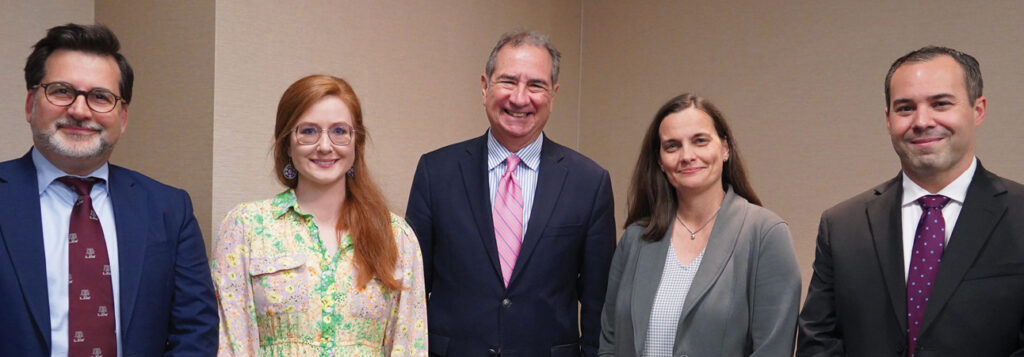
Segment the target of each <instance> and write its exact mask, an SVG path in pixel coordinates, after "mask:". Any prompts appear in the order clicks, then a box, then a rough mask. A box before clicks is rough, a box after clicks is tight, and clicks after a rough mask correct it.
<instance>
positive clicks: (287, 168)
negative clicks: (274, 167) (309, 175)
mask: <svg viewBox="0 0 1024 357" xmlns="http://www.w3.org/2000/svg"><path fill="white" fill-rule="evenodd" d="M281 175H284V178H285V179H288V180H294V179H295V178H296V177H299V172H298V171H295V166H293V165H292V163H290V162H289V163H288V165H284V170H281Z"/></svg>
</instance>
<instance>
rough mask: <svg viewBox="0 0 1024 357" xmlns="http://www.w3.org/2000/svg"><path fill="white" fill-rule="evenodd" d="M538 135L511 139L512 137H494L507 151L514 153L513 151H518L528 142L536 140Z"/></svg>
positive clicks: (528, 143)
mask: <svg viewBox="0 0 1024 357" xmlns="http://www.w3.org/2000/svg"><path fill="white" fill-rule="evenodd" d="M492 133H493V132H492ZM538 137H540V135H539V134H538V135H537V136H534V137H530V138H520V139H513V138H499V137H497V136H495V137H494V139H495V140H498V144H501V146H504V147H505V149H508V151H509V152H511V153H513V154H515V153H518V152H519V150H522V149H523V148H524V147H526V146H527V145H530V143H532V142H533V141H534V140H537V138H538Z"/></svg>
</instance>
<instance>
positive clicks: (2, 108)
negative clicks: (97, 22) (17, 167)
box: [0, 0, 93, 161]
mask: <svg viewBox="0 0 1024 357" xmlns="http://www.w3.org/2000/svg"><path fill="white" fill-rule="evenodd" d="M92 21H93V3H92V1H77V0H60V1H58V0H47V1H19V0H0V113H2V114H0V117H3V120H0V161H6V160H9V159H12V158H17V157H21V155H24V154H25V153H26V152H28V149H29V148H30V147H32V131H31V129H29V126H28V123H27V122H26V121H25V94H26V91H25V59H27V58H28V55H29V53H32V45H34V44H35V43H36V42H37V41H39V39H41V38H43V36H45V35H46V29H48V28H50V27H53V26H57V25H63V24H66V23H68V22H79V23H91V22H92Z"/></svg>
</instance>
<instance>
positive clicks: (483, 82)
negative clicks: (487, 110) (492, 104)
mask: <svg viewBox="0 0 1024 357" xmlns="http://www.w3.org/2000/svg"><path fill="white" fill-rule="evenodd" d="M480 94H482V95H483V100H482V102H483V104H484V106H486V105H487V73H481V74H480Z"/></svg>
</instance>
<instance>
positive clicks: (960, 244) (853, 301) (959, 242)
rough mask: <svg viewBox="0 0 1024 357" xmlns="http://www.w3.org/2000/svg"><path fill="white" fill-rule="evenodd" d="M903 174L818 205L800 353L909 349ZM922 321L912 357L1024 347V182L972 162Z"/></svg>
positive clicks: (1020, 351)
mask: <svg viewBox="0 0 1024 357" xmlns="http://www.w3.org/2000/svg"><path fill="white" fill-rule="evenodd" d="M901 180H902V178H901V176H897V177H896V178H894V179H892V180H890V181H889V182H886V183H884V184H882V185H880V186H878V187H875V188H874V189H873V190H870V191H868V192H865V193H863V194H860V195H858V196H856V197H854V198H852V199H850V200H848V201H846V202H843V203H840V204H839V205H837V206H835V207H832V208H830V209H829V210H827V211H825V213H824V214H822V217H821V225H820V227H819V230H818V246H817V250H816V252H815V259H814V275H813V276H812V278H811V283H810V287H809V288H808V293H807V300H806V302H805V303H804V308H803V311H802V312H801V313H800V318H799V333H798V342H797V345H798V346H797V353H796V354H797V356H905V355H907V354H908V353H907V351H906V350H907V334H906V328H907V327H906V324H907V318H906V315H907V307H906V282H905V278H904V265H903V249H902V246H903V243H902V236H901V229H902V228H901V220H900V215H901V210H900V200H901V198H902V195H903V187H902V184H901ZM922 324H923V326H922V327H921V332H920V335H919V337H918V343H917V348H918V350H917V352H916V356H918V357H925V356H972V357H973V356H1001V357H1002V356H1008V355H1015V356H1016V355H1024V328H1022V327H1024V186H1021V185H1020V184H1018V183H1016V182H1013V181H1009V180H1006V179H1003V178H1000V177H998V176H996V175H994V174H992V173H990V172H988V171H986V170H985V169H984V168H982V167H981V164H980V163H979V164H978V169H977V171H976V172H975V174H974V178H973V180H972V181H971V185H970V187H969V188H968V189H967V196H966V198H965V199H964V205H963V208H962V210H961V211H960V216H959V218H958V219H957V221H956V226H955V227H954V228H953V232H952V235H951V236H950V240H949V245H948V246H947V247H946V250H945V252H944V253H943V259H942V265H941V266H940V267H939V273H938V276H937V277H936V281H935V286H934V288H933V290H932V295H931V299H930V301H929V302H928V308H927V310H926V311H925V316H924V321H923V322H922Z"/></svg>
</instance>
